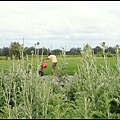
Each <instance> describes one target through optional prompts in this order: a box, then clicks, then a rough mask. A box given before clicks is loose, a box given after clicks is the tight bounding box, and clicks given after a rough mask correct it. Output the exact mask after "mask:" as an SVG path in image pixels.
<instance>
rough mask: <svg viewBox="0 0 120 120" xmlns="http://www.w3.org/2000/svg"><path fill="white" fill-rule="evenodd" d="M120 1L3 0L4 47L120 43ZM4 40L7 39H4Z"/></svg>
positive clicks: (0, 27)
mask: <svg viewBox="0 0 120 120" xmlns="http://www.w3.org/2000/svg"><path fill="white" fill-rule="evenodd" d="M119 6H120V2H119V1H117V2H116V1H115V2H110V1H109V2H107V1H96V2H93V1H0V18H1V19H0V41H1V44H0V47H3V46H9V45H10V42H14V41H17V42H20V43H22V41H23V37H24V41H25V42H24V43H25V46H28V47H31V46H33V45H34V44H35V43H36V42H38V41H39V42H40V45H41V47H45V48H50V47H51V46H52V48H53V49H54V48H58V49H60V46H67V49H69V48H70V47H83V44H86V43H90V44H91V46H93V47H96V46H98V45H100V43H101V42H103V41H105V42H106V43H107V44H108V45H110V46H114V45H116V44H119V39H120V36H119V31H120V15H119V13H120V7H119ZM2 41H4V42H2Z"/></svg>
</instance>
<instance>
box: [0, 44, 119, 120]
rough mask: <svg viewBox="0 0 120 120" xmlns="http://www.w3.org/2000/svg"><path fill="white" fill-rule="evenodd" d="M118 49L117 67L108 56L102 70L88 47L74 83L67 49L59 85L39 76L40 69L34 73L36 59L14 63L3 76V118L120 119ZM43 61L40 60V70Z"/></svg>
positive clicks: (0, 103) (0, 80) (0, 75)
mask: <svg viewBox="0 0 120 120" xmlns="http://www.w3.org/2000/svg"><path fill="white" fill-rule="evenodd" d="M102 45H103V47H104V46H105V44H102ZM118 47H119V46H116V54H117V58H116V63H115V66H116V67H115V68H112V67H111V66H110V64H109V63H108V60H107V57H106V53H104V55H105V57H104V58H103V60H104V63H105V65H100V66H98V65H97V62H96V58H95V57H94V53H93V51H92V49H91V47H90V45H89V44H86V45H85V46H84V52H83V53H81V55H82V59H80V61H81V62H80V63H78V65H77V70H76V72H75V74H74V78H73V79H72V80H68V77H67V76H68V73H67V66H66V65H67V59H66V54H65V49H63V51H62V53H61V59H62V61H63V63H61V64H59V65H58V68H59V71H58V72H59V73H58V78H57V81H56V79H55V78H53V77H52V76H51V75H49V78H48V79H45V78H43V77H40V76H38V69H36V70H35V69H33V64H34V63H33V57H32V58H31V60H29V58H28V56H27V58H28V59H27V60H24V58H23V59H21V60H18V61H17V62H16V61H15V60H14V59H13V60H12V61H10V64H9V65H10V66H9V69H8V72H7V73H6V72H5V71H4V70H2V71H1V72H0V97H1V99H0V118H10V119H14V118H16V119H19V118H27V119H37V118H45V119H46V118H113V119H115V118H120V74H119V73H120V71H119V61H118V60H119V50H118ZM103 52H104V50H103ZM34 55H35V54H34V53H33V55H32V56H34ZM36 55H37V54H36ZM39 60H40V59H39V57H36V63H37V64H36V66H39V62H38V61H39ZM63 68H64V69H63ZM28 69H30V71H31V72H30V73H29V74H28V73H27V72H26V70H28ZM65 76H66V77H65ZM66 81H67V82H66ZM61 82H63V83H64V85H63V86H62V89H61V84H60V83H61Z"/></svg>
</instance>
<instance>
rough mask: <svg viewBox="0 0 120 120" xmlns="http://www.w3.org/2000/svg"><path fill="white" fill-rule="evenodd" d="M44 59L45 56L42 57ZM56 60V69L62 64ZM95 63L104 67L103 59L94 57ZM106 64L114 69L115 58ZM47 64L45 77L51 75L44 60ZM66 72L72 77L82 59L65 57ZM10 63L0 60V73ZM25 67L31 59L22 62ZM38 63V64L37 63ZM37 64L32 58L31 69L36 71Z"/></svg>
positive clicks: (59, 60) (49, 64) (48, 62)
mask: <svg viewBox="0 0 120 120" xmlns="http://www.w3.org/2000/svg"><path fill="white" fill-rule="evenodd" d="M44 57H46V56H44ZM57 58H58V64H57V69H58V67H59V66H60V64H62V59H61V58H60V56H57ZM17 61H18V60H15V62H17ZM95 61H96V64H97V65H98V66H99V65H105V62H104V59H103V57H97V58H96V57H95ZM107 61H108V63H109V64H110V66H111V67H113V68H114V67H115V63H116V58H115V57H110V58H107ZM45 62H46V63H47V68H45V69H44V74H45V75H49V74H51V70H50V66H51V61H49V60H46V61H45ZM66 62H67V64H66V70H67V71H68V75H73V74H74V73H75V72H76V70H77V69H78V67H77V66H78V64H81V62H82V58H81V57H80V56H73V55H71V56H70V55H69V56H66ZM11 63H12V61H11V60H0V71H2V70H4V71H6V70H7V69H8V68H9V65H10V64H11ZM24 63H25V65H26V64H28V63H31V58H30V59H29V60H28V61H26V60H24ZM39 63H40V62H39ZM37 66H38V65H37V62H36V59H35V58H34V60H33V69H34V70H36V69H37Z"/></svg>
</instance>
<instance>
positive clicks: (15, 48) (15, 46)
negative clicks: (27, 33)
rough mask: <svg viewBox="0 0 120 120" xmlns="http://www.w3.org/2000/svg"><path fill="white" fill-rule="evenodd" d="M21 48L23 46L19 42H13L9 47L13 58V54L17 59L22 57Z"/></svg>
mask: <svg viewBox="0 0 120 120" xmlns="http://www.w3.org/2000/svg"><path fill="white" fill-rule="evenodd" d="M21 48H22V46H21V45H20V44H19V42H13V43H11V45H10V48H9V54H10V57H11V59H13V55H14V56H15V59H18V58H19V59H21Z"/></svg>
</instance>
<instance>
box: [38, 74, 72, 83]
mask: <svg viewBox="0 0 120 120" xmlns="http://www.w3.org/2000/svg"><path fill="white" fill-rule="evenodd" d="M40 78H41V79H44V80H46V81H47V80H49V79H52V80H53V81H54V82H55V83H57V81H58V77H57V76H55V77H54V76H47V75H45V76H40ZM63 78H64V77H63ZM67 78H68V80H66V83H67V85H68V84H69V82H70V81H71V80H73V79H74V76H72V75H68V77H67ZM60 84H61V85H63V82H61V83H60Z"/></svg>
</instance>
